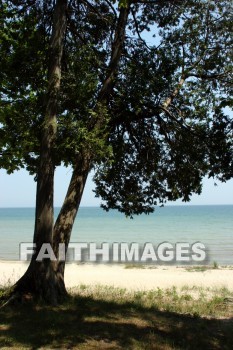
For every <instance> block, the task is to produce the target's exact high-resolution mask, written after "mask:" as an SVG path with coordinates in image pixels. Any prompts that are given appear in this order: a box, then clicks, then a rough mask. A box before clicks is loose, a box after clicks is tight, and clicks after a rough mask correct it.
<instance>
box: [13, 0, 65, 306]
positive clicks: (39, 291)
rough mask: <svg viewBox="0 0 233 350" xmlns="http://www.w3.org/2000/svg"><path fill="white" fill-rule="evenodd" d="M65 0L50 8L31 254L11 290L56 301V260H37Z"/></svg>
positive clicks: (50, 165) (46, 235) (49, 196)
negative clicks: (33, 250)
mask: <svg viewBox="0 0 233 350" xmlns="http://www.w3.org/2000/svg"><path fill="white" fill-rule="evenodd" d="M66 11H67V0H57V2H56V5H55V8H54V17H53V27H52V36H51V43H50V50H49V67H48V91H47V102H46V109H45V118H44V123H43V130H42V136H41V151H40V164H39V169H38V174H37V196H36V215H35V231H34V240H33V242H34V243H35V244H36V249H35V254H34V255H33V256H32V260H31V263H30V265H29V268H28V270H27V271H26V273H25V274H24V276H23V277H22V278H21V279H20V280H19V281H18V282H17V283H16V285H15V287H14V291H16V292H18V293H19V294H24V293H28V292H29V293H32V294H33V296H34V297H37V298H40V299H43V300H46V301H48V302H50V303H57V302H58V301H59V300H60V299H61V298H62V297H63V296H64V295H65V294H66V290H65V285H64V280H63V278H61V276H60V273H59V271H58V269H57V263H56V262H54V261H51V260H50V259H44V260H42V261H37V260H36V258H37V255H38V252H39V251H40V249H41V246H42V244H44V243H49V244H51V246H52V239H53V224H54V213H53V193H54V168H55V167H54V161H53V152H54V142H55V139H56V132H57V106H58V95H59V90H60V80H61V60H62V54H63V41H64V35H65V31H66V15H67V14H66Z"/></svg>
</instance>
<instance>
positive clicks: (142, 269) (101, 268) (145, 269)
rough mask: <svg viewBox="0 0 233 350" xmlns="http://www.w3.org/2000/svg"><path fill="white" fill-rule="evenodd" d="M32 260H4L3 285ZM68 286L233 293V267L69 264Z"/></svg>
mask: <svg viewBox="0 0 233 350" xmlns="http://www.w3.org/2000/svg"><path fill="white" fill-rule="evenodd" d="M27 266H28V262H25V261H5V260H0V286H1V287H3V286H10V285H12V284H14V283H15V282H16V281H17V280H18V278H20V277H21V276H22V275H23V273H24V272H25V271H26V269H27ZM65 284H66V287H67V288H73V287H77V286H78V285H90V286H94V285H106V286H113V287H119V288H126V289H129V290H151V289H157V288H161V289H166V288H171V287H174V286H175V287H177V288H178V289H179V288H180V289H181V288H182V287H184V286H188V287H189V288H192V287H195V288H197V287H200V288H227V289H229V290H230V291H232V292H233V266H231V265H230V266H217V267H215V268H214V267H213V265H185V266H184V265H182V266H174V265H173V266H171V265H138V266H137V265H135V264H91V263H82V264H77V263H67V264H66V269H65Z"/></svg>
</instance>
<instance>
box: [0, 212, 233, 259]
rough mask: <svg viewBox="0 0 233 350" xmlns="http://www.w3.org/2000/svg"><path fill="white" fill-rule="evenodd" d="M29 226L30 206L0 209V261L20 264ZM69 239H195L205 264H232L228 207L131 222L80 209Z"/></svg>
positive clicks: (31, 222) (31, 219) (113, 214)
mask: <svg viewBox="0 0 233 350" xmlns="http://www.w3.org/2000/svg"><path fill="white" fill-rule="evenodd" d="M55 213H56V215H57V213H58V208H56V210H55ZM33 226H34V209H33V208H0V260H19V244H20V242H31V241H32V237H33ZM71 241H72V242H97V243H102V242H109V243H112V242H138V243H140V244H145V243H146V242H152V243H153V244H155V245H158V244H160V243H161V242H164V241H168V242H170V243H173V244H175V243H177V242H189V243H190V244H192V243H194V242H197V241H200V242H202V243H203V244H205V246H206V247H207V249H208V252H207V257H208V263H213V262H214V261H216V262H217V263H218V264H220V265H233V205H219V206H218V205H211V206H188V205H187V206H165V207H162V208H157V209H156V210H155V212H154V213H153V214H150V215H149V216H148V215H142V216H137V217H135V218H134V219H133V220H131V219H129V218H125V217H124V215H122V214H120V213H118V212H116V211H110V212H109V213H106V212H104V211H103V210H102V209H100V208H96V207H95V208H94V207H88V208H84V207H82V208H80V210H79V213H78V216H77V218H76V222H75V225H74V228H73V232H72V238H71Z"/></svg>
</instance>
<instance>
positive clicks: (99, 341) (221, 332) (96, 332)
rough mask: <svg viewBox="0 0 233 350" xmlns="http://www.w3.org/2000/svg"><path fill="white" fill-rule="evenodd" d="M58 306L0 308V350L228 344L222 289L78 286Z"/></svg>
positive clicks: (229, 322) (232, 337)
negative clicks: (133, 289)
mask: <svg viewBox="0 0 233 350" xmlns="http://www.w3.org/2000/svg"><path fill="white" fill-rule="evenodd" d="M70 293H71V294H70V295H71V296H70V297H69V299H68V300H67V302H66V303H65V304H63V305H62V306H59V307H48V306H43V305H39V306H38V305H33V304H25V305H18V306H14V307H13V306H12V307H7V308H3V309H1V310H0V320H1V323H0V330H1V336H0V348H1V349H80V350H83V349H85V350H91V349H104V350H105V349H129V350H139V349H140V350H147V349H148V350H153V349H158V350H171V349H176V350H178V349H179V350H180V349H185V350H188V349H212V350H215V349H216V350H217V349H219V350H220V349H232V348H233V334H232V327H233V312H232V311H233V310H232V308H231V304H230V303H227V302H225V300H228V299H229V300H230V299H231V298H232V293H231V292H230V291H229V290H227V289H226V288H222V289H210V288H208V289H202V288H197V287H193V288H190V287H188V286H184V287H183V288H182V289H181V290H177V289H176V288H175V287H173V288H169V289H164V290H162V289H159V288H158V289H155V290H151V291H134V292H133V291H131V292H130V291H128V290H126V289H120V288H113V287H107V286H95V287H90V286H86V285H80V286H79V287H77V288H74V289H72V290H71V291H70Z"/></svg>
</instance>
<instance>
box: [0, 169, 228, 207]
mask: <svg viewBox="0 0 233 350" xmlns="http://www.w3.org/2000/svg"><path fill="white" fill-rule="evenodd" d="M90 175H91V176H89V178H88V180H87V184H86V187H85V191H84V195H83V199H82V203H81V206H85V207H86V206H99V204H100V202H101V201H100V199H98V198H95V194H94V193H93V191H92V190H93V189H94V184H93V181H92V176H93V173H92V174H90ZM70 177H71V170H70V169H67V168H65V167H59V168H58V169H57V171H56V176H55V196H54V205H55V206H56V207H60V206H61V205H62V202H63V200H64V197H65V193H66V190H67V187H68V183H69V180H70ZM214 182H215V181H214V180H212V179H204V181H203V191H202V194H201V195H200V196H198V195H193V196H192V199H191V201H190V202H188V203H183V202H181V201H176V202H172V203H168V204H169V205H170V204H172V205H181V204H188V205H214V204H233V179H232V180H230V181H228V182H226V183H221V182H219V181H216V183H217V186H215V185H214ZM35 195H36V183H35V181H34V179H33V176H30V175H28V173H27V172H26V171H25V170H20V171H17V172H15V173H14V174H11V175H7V174H6V171H5V170H0V208H11V207H12V208H18V207H34V206H35Z"/></svg>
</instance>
